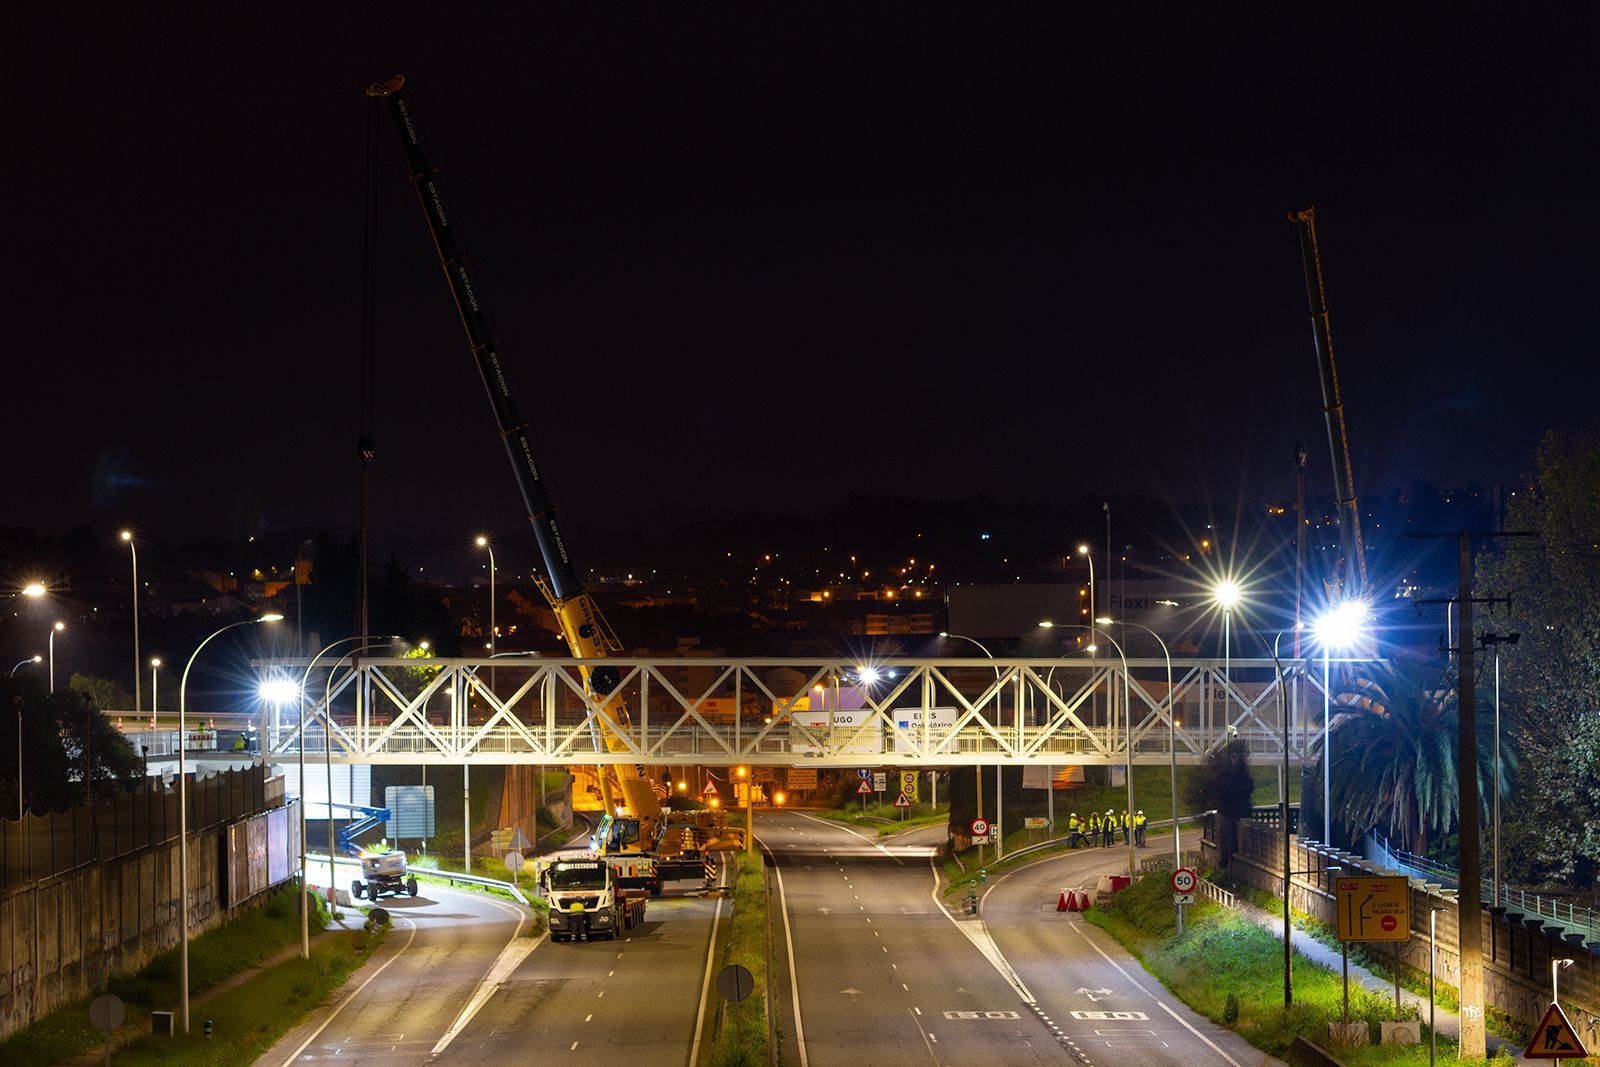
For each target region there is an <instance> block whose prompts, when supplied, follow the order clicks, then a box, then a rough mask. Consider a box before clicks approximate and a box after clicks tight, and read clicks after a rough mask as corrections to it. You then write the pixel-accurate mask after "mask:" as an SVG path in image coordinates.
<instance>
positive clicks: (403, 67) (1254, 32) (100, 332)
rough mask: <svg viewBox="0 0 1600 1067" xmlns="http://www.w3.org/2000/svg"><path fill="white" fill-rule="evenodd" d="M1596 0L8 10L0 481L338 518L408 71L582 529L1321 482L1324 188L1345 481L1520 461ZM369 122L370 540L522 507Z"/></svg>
mask: <svg viewBox="0 0 1600 1067" xmlns="http://www.w3.org/2000/svg"><path fill="white" fill-rule="evenodd" d="M1593 21H1594V15H1593V14H1592V13H1587V12H1579V13H1568V14H1564V15H1562V16H1560V18H1556V17H1555V16H1551V17H1550V18H1549V19H1548V21H1545V22H1540V21H1537V20H1534V19H1529V20H1526V21H1524V22H1521V23H1510V22H1497V23H1494V24H1489V23H1479V22H1474V21H1472V20H1471V19H1470V18H1460V19H1455V20H1453V21H1451V22H1450V23H1448V24H1443V23H1441V22H1439V21H1437V20H1435V19H1434V18H1432V17H1431V16H1430V15H1429V14H1427V13H1410V12H1400V13H1385V15H1384V17H1383V19H1382V20H1381V21H1364V20H1361V19H1357V18H1348V17H1347V18H1335V19H1328V18H1326V17H1323V16H1321V15H1319V14H1315V13H1311V12H1290V11H1274V12H1269V13H1263V14H1257V15H1253V16H1251V17H1249V18H1244V17H1240V19H1238V20H1237V21H1236V22H1231V23H1230V22H1229V21H1227V19H1226V17H1225V16H1221V17H1219V16H1206V17H1204V18H1199V19H1197V20H1196V21H1195V22H1194V23H1193V24H1187V25H1186V24H1183V20H1181V19H1177V18H1166V19H1163V20H1162V21H1161V22H1160V23H1158V24H1157V25H1154V26H1146V25H1144V24H1142V23H1140V22H1139V21H1138V20H1130V21H1128V22H1126V23H1119V22H1117V21H1115V20H1105V21H1098V22H1097V21H1094V20H1091V19H1085V18H1082V17H1077V16H1072V17H1061V16H1057V17H1050V18H1043V17H1038V18H1029V17H1020V16H1018V17H1014V18H1009V19H1007V18H1004V17H994V18H971V17H968V18H962V17H960V16H932V15H918V16H901V15H895V14H882V13H871V14H861V13H852V14H851V15H850V16H849V17H833V16H829V15H826V14H819V13H813V12H788V11H777V12H766V13H739V14H734V15H729V14H716V13H706V14H696V13H685V12H681V11H673V12H652V13H647V14H643V15H639V16H637V17H631V18H630V17H626V16H617V17H608V16H605V15H597V14H594V13H592V12H579V11H573V12H543V11H542V12H537V13H527V14H521V15H507V16H503V17H502V19H501V20H500V21H498V22H497V23H496V24H495V25H494V27H493V32H490V28H489V27H487V26H477V25H468V24H467V23H466V22H464V23H463V24H462V25H460V26H452V25H448V24H447V25H445V26H443V27H441V28H437V31H436V32H435V27H433V26H432V25H430V34H429V37H428V38H427V39H426V40H418V39H416V38H417V37H418V36H419V35H417V34H415V32H414V31H413V30H412V29H411V26H412V24H410V23H404V24H402V22H401V21H400V20H391V21H389V22H386V23H381V24H377V25H374V24H373V20H372V19H371V18H370V16H368V15H366V14H360V15H346V14H344V13H340V12H330V13H325V18H321V19H320V20H319V28H318V31H317V33H316V34H315V35H314V36H310V37H307V36H304V34H303V32H302V31H303V27H301V26H299V24H297V23H290V22H289V21H288V20H285V22H284V23H283V24H282V25H280V24H278V23H276V22H273V21H272V20H271V19H268V18H262V19H250V18H248V17H247V16H241V15H239V14H237V13H234V12H225V11H220V10H219V11H210V12H206V13H204V14H200V15H196V16H193V17H184V18H179V17H177V16H174V15H168V14H163V13H161V12H156V11H118V12H115V13H112V14H106V15H104V16H101V17H95V18H88V19H80V18H79V17H78V16H75V15H73V14H71V13H68V12H62V11H58V10H56V9H50V8H42V7H41V8H37V9H35V10H33V11H31V13H30V14H29V15H28V16H27V18H26V19H25V20H24V24H23V25H24V29H23V33H22V34H21V35H20V36H19V40H22V41H23V42H25V43H24V46H23V48H22V49H20V51H21V52H22V56H21V62H20V63H19V64H18V65H17V66H16V67H15V68H14V69H12V70H11V71H9V72H8V74H7V75H6V76H7V77H8V78H10V79H12V80H13V83H14V84H13V88H14V89H15V90H18V92H17V94H16V95H17V96H18V97H19V98H22V99H27V100H29V101H31V102H32V103H31V105H30V106H29V107H28V108H26V109H24V114H23V116H22V120H21V128H20V139H19V143H18V149H17V160H18V165H17V167H16V168H14V171H13V174H12V175H11V178H12V181H13V182H15V183H17V184H16V191H17V194H18V200H19V201H20V202H21V203H23V204H25V205H26V206H27V208H28V210H26V211H23V212H20V213H19V215H18V217H17V219H16V220H15V227H16V232H15V237H14V239H13V246H14V247H15V248H18V249H25V250H26V253H27V254H26V256H18V257H13V259H12V260H11V261H10V262H9V264H8V281H9V283H10V284H9V286H8V289H9V291H10V292H12V293H13V294H15V299H16V301H17V307H19V308H22V309H24V310H23V312H22V313H21V314H18V315H14V316H13V319H12V322H11V328H10V337H9V341H10V345H9V347H10V349H11V351H13V352H15V353H22V354H24V355H22V356H21V357H20V358H16V359H14V361H13V367H12V371H11V375H10V385H11V387H12V389H11V395H12V396H13V397H14V398H20V399H21V401H22V403H20V404H14V405H13V410H12V411H11V413H10V417H9V418H8V421H7V425H8V427H9V430H8V434H7V437H8V443H9V444H10V446H11V452H12V455H13V456H14V457H15V462H14V464H13V471H12V485H11V491H10V493H8V500H9V507H8V508H7V509H6V510H7V514H6V515H5V516H4V519H3V521H4V523H5V524H6V525H10V526H28V527H36V528H40V529H47V530H48V529H57V530H66V529H70V528H72V527H74V526H76V525H79V524H83V523H89V524H93V525H95V526H96V527H99V526H105V527H107V528H111V529H114V528H118V527H121V526H123V525H131V526H133V527H135V528H138V529H140V530H141V531H144V532H147V533H148V534H150V535H152V536H167V537H172V538H185V537H189V536H193V535H197V534H201V533H210V534H214V535H218V536H226V537H233V538H237V539H241V540H242V539H243V538H245V537H247V536H249V535H252V534H255V535H266V534H268V533H270V532H271V531H274V530H282V529H290V528H292V529H298V530H305V529H320V528H330V529H335V530H340V529H353V528H354V526H355V523H356V515H357V492H356V491H357V481H358V474H359V468H360V465H359V462H358V460H357V458H356V439H357V437H358V436H359V434H360V432H361V431H362V429H363V426H362V420H361V417H360V409H361V400H360V397H361V389H360V385H359V381H358V376H359V367H360V365H361V314H360V312H361V301H362V288H363V275H362V269H361V262H362V259H361V253H362V226H363V219H364V217H365V205H366V200H365V195H366V194H365V185H364V172H365V167H366V155H365V153H366V145H367V128H366V124H367V117H368V116H367V111H366V107H367V104H366V102H365V101H364V99H363V98H362V92H361V90H362V86H363V84H364V83H366V82H368V81H371V80H374V79H377V78H383V77H388V76H390V75H392V74H394V73H405V74H406V75H407V77H408V79H409V84H408V99H409V101H410V103H411V104H412V106H413V107H414V110H415V112H416V114H417V116H418V118H419V123H420V128H421V133H422V136H423V138H424V140H425V142H426V145H427V147H428V150H429V152H430V155H431V156H432V158H433V161H434V162H435V163H436V165H437V166H438V167H439V168H440V182H441V186H442V188H443V191H444V194H445V196H446V198H447V203H448V205H449V207H450V209H451V210H452V211H453V213H454V216H455V218H456V219H458V220H459V223H460V227H461V230H462V234H463V246H464V248H465V250H466V251H467V253H468V254H469V255H470V256H471V257H472V258H473V266H474V270H475V271H476V273H477V277H478V279H479V281H480V284H481V287H482V289H483V294H482V295H483V300H484V306H485V309H486V312H487V315H488V318H489V322H490V325H491V327H493V329H494V331H495V333H496V335H497V336H498V337H499V338H500V340H501V344H502V348H503V352H504V354H505V357H506V360H507V365H508V367H509V372H510V374H511V379H512V384H513V386H514V388H515V390H516V393H517V397H518V401H519V403H520V406H521V408H522V410H523V413H524V414H525V415H526V416H527V417H528V418H529V419H530V421H531V422H532V423H533V428H534V438H535V445H536V447H537V448H538V450H539V453H540V456H539V458H540V459H541V461H542V463H543V465H544V468H545V470H546V471H547V472H548V480H549V484H550V488H551V492H552V495H553V497H554V501H555V504H556V506H557V508H558V510H559V512H560V514H561V516H562V518H563V520H564V522H565V523H566V525H567V526H568V528H569V529H572V530H575V531H579V530H584V529H594V528H608V527H609V528H622V529H625V528H627V527H629V526H645V527H656V526H669V527H670V526H676V525H681V524H683V522H684V521H686V520H688V519H692V518H695V517H713V516H720V515H727V514H739V513H743V512H762V513H796V514H806V513H808V512H813V511H814V510H815V509H816V508H818V507H823V508H825V507H827V506H830V504H831V503H832V502H835V501H838V500H840V499H842V498H843V497H844V496H845V495H846V494H848V493H850V492H856V493H864V494H874V493H891V494H896V495H903V496H907V497H914V498H922V499H952V500H961V499H969V498H972V497H976V496H986V497H989V498H992V499H994V500H996V501H997V502H1000V503H1003V504H1020V503H1023V502H1028V501H1042V502H1046V503H1051V504H1055V505H1058V506H1071V505H1072V504H1073V503H1074V502H1075V501H1077V500H1079V499H1082V498H1084V497H1102V496H1110V497H1118V496H1132V495H1145V496H1150V497H1154V498H1156V499H1166V500H1168V501H1171V502H1173V503H1174V504H1178V503H1183V504H1189V503H1198V504H1202V505H1204V504H1207V503H1212V504H1215V505H1217V506H1231V503H1232V502H1233V501H1236V500H1241V499H1245V498H1250V499H1256V498H1265V497H1271V496H1280V497H1282V496H1288V495H1291V494H1292V492H1293V468H1292V465H1291V462H1292V461H1291V458H1290V456H1291V449H1292V448H1293V446H1294V445H1295V444H1296V443H1303V444H1304V445H1305V446H1306V447H1307V448H1308V449H1309V450H1310V469H1309V472H1310V489H1311V491H1312V492H1313V493H1316V494H1324V495H1325V494H1327V493H1328V492H1329V491H1330V475H1329V470H1330V459H1329V456H1328V449H1327V437H1326V431H1325V428H1324V425H1323V420H1322V414H1321V398H1320V395H1319V392H1318V379H1317V368H1316V364H1315V359H1314V354H1313V349H1312V341H1311V335H1310V329H1309V326H1308V318H1307V308H1306V300H1305V292H1304V282H1303V278H1302V275H1301V269H1300V262H1299V252H1298V246H1297V238H1296V233H1295V228H1294V227H1293V226H1292V225H1291V224H1290V223H1289V222H1288V221H1287V220H1286V218H1285V215H1286V213H1287V212H1288V211H1290V210H1293V209H1297V208H1300V207H1304V206H1306V205H1307V204H1313V203H1314V204H1315V205H1316V206H1317V208H1318V212H1319V231H1320V237H1321V244H1322V256H1323V265H1324V269H1325V272H1326V281H1327V292H1328V299H1329V306H1330V309H1331V315H1332V332H1333V340H1334V350H1335V354H1336V357H1337V367H1338V372H1339V376H1340V382H1341V385H1342V387H1343V400H1344V405H1345V411H1346V415H1347V418H1348V420H1349V437H1350V444H1351V450H1352V454H1353V458H1354V464H1355V483H1356V489H1357V491H1358V493H1359V494H1360V495H1361V496H1363V497H1369V498H1370V497H1376V496H1382V495H1385V494H1387V493H1390V492H1392V491H1396V490H1401V489H1404V488H1405V487H1406V486H1409V485H1410V484H1411V483H1412V482H1413V481H1414V480H1425V481H1429V482H1432V483H1433V484H1435V485H1438V486H1441V487H1452V486H1460V485H1464V484H1466V483H1467V482H1469V481H1478V482H1482V483H1484V484H1485V485H1491V486H1492V485H1497V484H1515V483H1517V482H1519V481H1520V480H1521V476H1522V475H1523V474H1524V472H1526V471H1528V470H1530V469H1531V468H1532V465H1533V457H1534V449H1535V447H1536V445H1537V443H1538V441H1539V439H1540V437H1541V436H1542V435H1543V434H1544V433H1545V432H1546V431H1547V430H1550V429H1554V428H1574V427H1577V426H1579V425H1581V424H1582V423H1584V422H1585V421H1587V420H1588V419H1590V418H1591V417H1592V415H1593V411H1594V406H1593V403H1592V400H1591V399H1590V397H1589V395H1588V391H1587V389H1585V388H1582V387H1581V385H1582V383H1584V382H1585V381H1586V378H1587V375H1586V374H1584V373H1581V372H1579V370H1578V368H1580V367H1587V366H1589V365H1592V364H1593V362H1594V358H1593V357H1594V352H1593V349H1594V341H1593V339H1592V336H1591V335H1590V331H1589V330H1588V329H1587V326H1588V323H1587V319H1586V317H1585V316H1584V314H1583V312H1582V309H1583V307H1584V301H1585V295H1586V294H1587V292H1588V289H1589V288H1590V285H1589V281H1590V279H1591V278H1592V275H1593V270H1592V265H1591V264H1590V263H1589V258H1588V249H1589V248H1591V247H1593V246H1594V245H1595V243H1596V238H1597V237H1600V233H1597V232H1596V231H1597V227H1600V221H1597V220H1600V213H1596V212H1595V211H1594V210H1592V207H1593V200H1594V197H1595V193H1594V191H1593V183H1592V182H1591V181H1589V178H1590V176H1592V174H1593V173H1594V172H1595V169H1596V168H1595V164H1596V158H1595V152H1596V149H1595V147H1594V142H1593V139H1592V138H1591V137H1589V136H1588V135H1587V131H1588V130H1589V129H1591V128H1592V127H1593V125H1594V123H1593V117H1594V116H1593V111H1594V108H1595V106H1596V104H1595V101H1596V99H1600V94H1596V92H1595V91H1594V90H1595V88H1596V86H1595V84H1594V74H1593V70H1592V64H1591V63H1590V59H1589V56H1588V55H1587V51H1588V46H1587V42H1588V41H1591V40H1593V39H1594V36H1595V35H1594V33H1593V29H1594V28H1595V27H1594V26H1593ZM467 22H470V20H467ZM216 39H227V40H231V41H236V42H238V43H237V47H236V48H235V49H233V50H226V49H223V50H219V49H215V48H213V47H211V46H210V45H209V43H208V42H210V41H212V40H216ZM68 40H70V41H71V43H72V47H71V48H62V47H61V45H62V44H63V43H64V42H65V41H68ZM377 120H378V124H377V127H376V130H375V135H376V153H375V157H374V160H373V163H374V167H375V173H376V183H375V191H376V197H377V200H376V206H377V213H378V214H377V219H378V223H377V229H376V234H377V253H378V258H377V262H378V269H377V274H376V286H377V288H376V306H377V309H378V314H377V319H376V322H375V330H376V335H375V336H376V360H375V365H376V368H377V374H376V377H375V380H374V381H373V382H372V383H371V384H372V387H373V397H374V401H375V403H374V408H373V415H372V420H371V426H370V429H371V431H372V433H373V436H374V437H375V439H376V442H377V458H376V460H375V461H374V463H373V465H372V479H371V506H372V530H373V536H374V538H375V539H379V538H386V537H401V538H404V537H418V538H421V537H436V536H437V537H444V536H456V535H459V536H461V537H463V538H465V537H468V536H470V535H471V534H472V533H473V532H475V531H477V530H480V529H492V530H497V531H500V532H501V533H502V534H503V535H505V534H511V535H513V536H521V532H522V530H523V529H524V528H525V524H524V522H523V520H522V518H521V505H520V501H519V500H518V498H517V495H516V491H515V487H514V484H513V481H512V478H511V475H510V472H509V471H508V470H507V464H506V460H505V456H504V453H503V451H502V449H501V447H500V445H499V443H498V442H497V440H496V434H495V431H494V425H493V420H492V418H491V416H490V414H489V411H488V406H487V405H486V403H485V400H484V397H483V393H482V387H481V385H480V384H479V382H478V380H477V375H476V372H475V371H474V369H473V368H472V366H471V356H470V354H469V353H468V351H467V346H466V342H465V340H464V338H463V336H462V334H461V330H460V326H459V323H458V322H457V320H456V317H455V313H454V310H453V308H452V307H451V303H450V297H449V295H448V292H447V290H446V287H445V284H444V281H443V279H442V278H441V277H440V276H439V273H438V270H437V267H436V264H435V260H434V255H433V251H432V249H431V247H430V245H429V242H428V238H427V235H426V232H425V230H424V226H423V222H422V217H421V213H420V211H419V210H418V208H417V205H416V203H415V198H414V196H413V195H412V192H411V190H410V188H409V183H408V182H407V180H406V173H405V168H404V164H403V161H402V160H401V158H400V153H399V152H398V151H397V140H396V137H395V133H394V131H393V129H392V128H391V127H390V124H389V119H388V117H387V116H386V115H383V114H379V115H378V116H377ZM575 552H576V554H577V555H578V556H580V558H582V557H584V556H585V555H586V554H585V552H584V550H583V547H582V546H581V545H578V546H575Z"/></svg>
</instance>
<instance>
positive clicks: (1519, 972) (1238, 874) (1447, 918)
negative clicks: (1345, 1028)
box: [1203, 821, 1600, 1051]
mask: <svg viewBox="0 0 1600 1067" xmlns="http://www.w3.org/2000/svg"><path fill="white" fill-rule="evenodd" d="M1211 837H1212V833H1211V831H1210V830H1209V829H1208V832H1207V838H1208V839H1207V840H1206V841H1205V842H1204V843H1203V848H1204V852H1205V856H1206V860H1207V862H1208V863H1215V862H1216V859H1217V850H1216V845H1215V842H1214V841H1213V840H1211V839H1210V838H1211ZM1289 862H1290V864H1291V865H1292V866H1291V867H1290V870H1293V871H1295V872H1300V871H1315V872H1321V873H1315V874H1309V875H1303V874H1299V873H1296V874H1295V876H1294V879H1293V880H1292V883H1291V885H1290V889H1289V902H1290V904H1291V906H1293V907H1294V908H1295V909H1296V910H1298V911H1302V912H1305V913H1306V914H1308V915H1312V916H1314V917H1316V918H1317V919H1319V920H1321V921H1322V922H1325V923H1327V924H1328V925H1330V926H1332V925H1335V915H1334V904H1335V900H1334V892H1333V879H1335V878H1337V877H1338V876H1339V875H1341V874H1393V873H1395V872H1391V871H1384V870H1381V869H1379V868H1377V867H1374V866H1373V865H1371V864H1370V863H1368V862H1367V861H1366V860H1365V859H1363V858H1361V857H1359V856H1354V855H1351V854H1350V853H1347V852H1338V851H1336V850H1334V849H1329V848H1324V847H1322V846H1320V845H1318V844H1317V843H1316V842H1314V841H1312V842H1302V841H1301V840H1300V839H1299V838H1298V837H1296V838H1291V843H1290V861H1289ZM1329 865H1338V866H1340V867H1341V868H1342V870H1340V871H1338V872H1332V873H1329V872H1327V871H1326V868H1327V867H1328V866H1329ZM1229 873H1230V874H1231V875H1232V876H1233V877H1234V878H1236V879H1238V880H1239V881H1240V882H1243V883H1245V884H1248V885H1251V886H1254V887H1256V888H1257V889H1263V890H1266V891H1267V892H1269V893H1271V894H1273V895H1274V896H1277V897H1278V898H1279V899H1281V898H1282V895H1283V837H1282V835H1281V834H1280V833H1279V832H1278V830H1277V829H1276V828H1275V827H1271V826H1265V825H1262V824H1261V823H1258V822H1250V821H1246V822H1241V823H1240V824H1239V826H1238V841H1237V850H1236V851H1235V853H1234V856H1233V861H1232V867H1231V870H1230V872H1229ZM1410 885H1411V902H1410V903H1411V908H1410V911H1411V939H1410V940H1409V941H1406V942H1395V943H1393V944H1391V945H1388V946H1380V945H1376V944H1375V945H1374V946H1373V948H1374V949H1375V950H1376V951H1377V952H1378V953H1380V954H1381V953H1383V952H1385V951H1387V950H1388V949H1389V948H1394V947H1396V946H1398V949H1399V953H1400V958H1401V960H1403V961H1404V962H1405V963H1407V964H1409V965H1411V966H1412V967H1416V968H1418V969H1419V970H1421V971H1423V972H1426V971H1427V970H1428V947H1429V940H1428V915H1429V909H1430V908H1438V909H1441V910H1439V911H1438V913H1437V914H1436V915H1435V916H1434V921H1435V923H1436V924H1437V928H1436V929H1437V936H1438V947H1437V962H1436V974H1437V975H1438V979H1439V981H1440V982H1445V983H1448V984H1450V985H1452V986H1455V985H1457V984H1458V979H1459V977H1460V959H1459V957H1458V955H1457V952H1456V919H1457V901H1456V897H1455V894H1454V893H1448V892H1445V891H1444V890H1442V889H1441V888H1440V887H1438V886H1434V885H1429V884H1427V883H1424V882H1421V881H1419V880H1417V879H1414V878H1413V879H1410ZM1481 922H1482V935H1481V936H1482V941H1481V944H1482V946H1483V985H1484V999H1485V1000H1486V1002H1487V1003H1488V1004H1489V1005H1490V1006H1491V1007H1493V1008H1496V1009H1498V1010H1500V1011H1503V1012H1505V1013H1506V1014H1507V1015H1511V1016H1514V1017H1516V1018H1518V1019H1521V1020H1523V1021H1524V1022H1526V1023H1527V1024H1528V1025H1529V1026H1530V1027H1531V1026H1534V1025H1536V1024H1537V1023H1538V1022H1539V1020H1540V1019H1541V1018H1542V1017H1543V1016H1544V1013H1545V1010H1546V1009H1547V1008H1549V1006H1550V963H1551V960H1553V959H1571V960H1574V961H1575V962H1574V963H1573V965H1572V966H1571V967H1568V968H1566V969H1565V970H1564V971H1562V972H1561V1006H1562V1008H1563V1010H1565V1011H1566V1013H1567V1018H1568V1019H1569V1020H1571V1022H1572V1025H1573V1027H1574V1029H1576V1030H1577V1031H1578V1034H1579V1036H1580V1037H1581V1038H1582V1039H1583V1042H1584V1044H1585V1045H1586V1046H1587V1047H1588V1048H1589V1049H1590V1050H1591V1051H1594V1050H1597V1049H1600V943H1596V942H1595V941H1587V942H1586V941H1584V940H1583V939H1582V938H1580V937H1577V936H1576V935H1569V934H1568V933H1567V931H1565V930H1563V929H1561V928H1560V927H1559V926H1556V925H1553V920H1551V919H1549V918H1539V917H1538V916H1525V915H1522V914H1519V913H1517V912H1515V911H1508V910H1507V909H1504V908H1485V909H1484V912H1483V916H1482V920H1481Z"/></svg>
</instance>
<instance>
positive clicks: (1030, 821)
mask: <svg viewBox="0 0 1600 1067" xmlns="http://www.w3.org/2000/svg"><path fill="white" fill-rule="evenodd" d="M1022 825H1023V826H1024V827H1026V828H1027V829H1029V830H1043V829H1044V828H1045V827H1047V826H1049V825H1050V820H1049V819H1036V818H1033V817H1032V816H1029V817H1028V818H1026V819H1023V820H1022Z"/></svg>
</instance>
